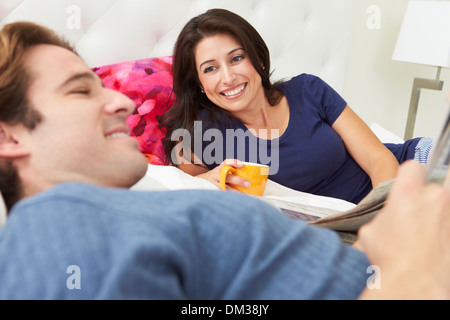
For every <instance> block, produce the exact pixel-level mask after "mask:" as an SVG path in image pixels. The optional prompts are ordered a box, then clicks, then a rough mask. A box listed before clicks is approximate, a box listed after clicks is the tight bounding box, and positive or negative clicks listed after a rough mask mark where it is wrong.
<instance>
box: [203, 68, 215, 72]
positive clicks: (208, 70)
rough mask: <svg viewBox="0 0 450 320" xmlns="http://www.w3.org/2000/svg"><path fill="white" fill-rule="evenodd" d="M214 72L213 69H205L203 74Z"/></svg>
mask: <svg viewBox="0 0 450 320" xmlns="http://www.w3.org/2000/svg"><path fill="white" fill-rule="evenodd" d="M214 70H216V69H215V68H214V67H207V68H205V70H203V73H209V72H213V71H214Z"/></svg>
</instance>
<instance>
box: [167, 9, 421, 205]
mask: <svg viewBox="0 0 450 320" xmlns="http://www.w3.org/2000/svg"><path fill="white" fill-rule="evenodd" d="M173 71H174V94H175V96H176V101H175V104H174V106H173V107H172V109H171V110H170V111H169V112H168V113H166V115H165V116H164V117H163V119H162V122H161V123H162V127H163V128H164V129H165V130H166V137H165V139H164V141H163V143H164V147H165V152H166V156H167V159H169V160H170V161H171V162H172V163H173V164H175V165H177V166H178V167H179V168H180V169H181V170H183V171H184V172H187V173H189V174H191V175H194V176H197V177H200V178H204V179H206V180H208V181H210V182H212V183H214V184H215V185H219V175H220V170H221V168H222V167H223V166H224V165H225V164H231V165H234V166H236V167H239V166H241V165H242V164H241V162H240V161H251V162H258V163H262V164H269V165H270V166H271V176H270V179H271V180H273V181H275V182H278V183H280V184H282V185H284V186H287V187H290V188H292V189H295V190H298V191H302V192H308V193H312V194H318V195H324V196H330V197H335V198H340V199H344V200H347V201H350V202H354V203H357V202H359V201H360V200H361V199H362V198H363V197H364V196H365V195H367V193H368V192H370V190H371V189H372V188H373V187H375V186H377V185H378V184H379V183H381V182H383V181H387V180H391V179H392V178H394V177H395V175H396V173H397V169H398V166H399V162H403V161H405V160H406V159H412V158H414V152H415V147H416V145H417V143H418V141H419V139H414V140H411V141H408V142H406V143H405V144H403V145H383V144H382V143H381V142H380V141H379V140H378V138H377V137H376V136H375V135H374V134H373V133H372V131H371V130H370V128H368V127H367V125H366V124H365V123H364V122H363V121H362V120H361V119H360V118H359V117H358V116H357V115H356V114H355V113H354V112H353V111H352V109H351V108H350V107H349V106H348V105H347V103H346V102H345V101H344V100H343V99H342V98H341V97H340V96H339V95H338V94H337V93H336V92H335V91H334V90H333V89H332V88H331V87H330V86H328V85H327V84H326V83H325V82H324V81H322V80H321V79H320V78H318V77H315V76H312V75H307V74H302V75H300V76H298V77H295V78H293V79H292V80H289V81H286V82H278V83H274V84H273V83H272V82H271V80H270V56H269V51H268V48H267V46H266V44H265V42H264V40H263V39H262V38H261V36H260V35H259V34H258V32H257V31H256V30H255V29H254V28H253V27H252V26H251V25H250V24H249V23H248V22H247V21H246V20H244V19H243V18H241V17H240V16H238V15H236V14H234V13H232V12H230V11H226V10H221V9H213V10H209V11H207V12H206V13H204V14H202V15H199V16H197V17H195V18H193V19H192V20H191V21H189V22H188V23H187V25H186V26H185V27H184V29H183V30H182V32H181V33H180V35H179V37H178V40H177V42H176V45H175V49H174V63H173ZM180 129H184V131H183V132H184V133H188V135H185V134H183V135H180V134H179V133H180V131H179V130H180ZM230 132H231V133H230ZM219 133H220V134H219ZM199 140H200V141H199ZM181 141H182V142H183V143H180V142H181ZM388 147H389V148H390V149H388ZM227 159H228V160H227ZM235 159H237V160H240V161H237V160H235ZM227 184H228V186H229V189H230V190H231V189H233V188H232V186H231V185H242V186H246V185H248V182H247V181H245V180H244V179H242V178H240V177H238V176H233V175H229V176H228V178H227Z"/></svg>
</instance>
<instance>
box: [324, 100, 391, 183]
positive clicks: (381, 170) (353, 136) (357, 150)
mask: <svg viewBox="0 0 450 320" xmlns="http://www.w3.org/2000/svg"><path fill="white" fill-rule="evenodd" d="M333 129H334V130H335V131H336V132H337V133H338V134H339V136H340V137H341V138H342V140H343V141H344V144H345V147H346V148H347V151H348V152H349V154H350V155H351V156H352V157H353V159H355V161H356V162H357V163H358V164H359V166H360V167H361V168H362V169H363V170H364V171H365V172H366V173H367V174H368V175H369V177H370V179H371V181H372V185H373V187H376V186H377V185H379V184H380V183H381V182H384V181H388V180H391V179H393V178H394V177H395V176H396V174H397V170H398V167H399V164H398V161H397V159H396V158H395V156H394V155H393V154H392V152H390V151H389V149H388V148H386V146H385V145H384V144H383V143H382V142H381V141H380V140H379V139H378V137H377V136H376V135H375V134H374V133H373V132H372V130H370V128H369V127H368V126H367V125H366V123H365V122H364V121H363V120H362V119H361V118H360V117H359V116H358V115H357V114H356V113H355V112H354V111H353V110H352V109H351V108H350V107H349V106H347V107H346V108H345V109H344V111H343V112H342V114H341V115H340V116H339V118H338V119H337V120H336V121H335V123H334V124H333Z"/></svg>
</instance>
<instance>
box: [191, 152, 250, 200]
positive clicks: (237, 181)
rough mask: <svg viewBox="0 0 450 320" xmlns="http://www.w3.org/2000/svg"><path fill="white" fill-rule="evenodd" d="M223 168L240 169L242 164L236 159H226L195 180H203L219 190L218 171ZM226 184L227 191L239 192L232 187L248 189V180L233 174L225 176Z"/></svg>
mask: <svg viewBox="0 0 450 320" xmlns="http://www.w3.org/2000/svg"><path fill="white" fill-rule="evenodd" d="M224 166H230V167H234V168H242V166H243V163H242V162H241V161H239V160H236V159H227V160H225V161H224V162H222V163H221V164H220V165H219V166H218V167H216V168H214V169H213V170H211V171H208V172H206V173H203V174H199V175H197V178H202V179H205V180H207V181H209V182H211V183H212V184H214V185H215V186H216V187H218V188H220V171H221V170H222V168H223V167H224ZM226 184H227V191H235V192H240V191H238V190H237V189H235V188H233V187H232V185H238V186H242V187H244V188H248V187H250V182H249V181H248V180H246V179H244V178H241V177H239V176H237V175H233V174H228V175H227V180H226Z"/></svg>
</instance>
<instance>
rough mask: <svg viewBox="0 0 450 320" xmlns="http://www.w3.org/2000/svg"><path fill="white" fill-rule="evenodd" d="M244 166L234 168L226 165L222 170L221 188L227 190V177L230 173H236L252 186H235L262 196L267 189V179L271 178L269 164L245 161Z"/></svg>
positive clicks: (242, 190) (251, 193)
mask: <svg viewBox="0 0 450 320" xmlns="http://www.w3.org/2000/svg"><path fill="white" fill-rule="evenodd" d="M243 164H244V165H243V167H241V168H234V167H231V166H224V167H223V168H222V170H221V171H220V189H222V190H226V179H227V175H228V174H234V175H237V176H240V177H242V178H244V179H246V180H248V181H249V182H250V184H251V186H250V187H248V188H245V187H241V186H235V185H233V188H236V189H238V190H239V191H241V192H244V193H246V194H250V195H254V196H262V195H263V194H264V190H265V189H266V183H267V179H268V178H269V169H270V168H269V166H266V165H263V164H257V163H249V162H243Z"/></svg>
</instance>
